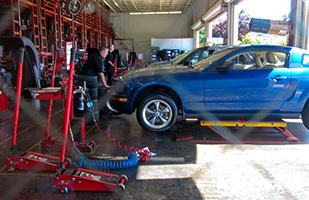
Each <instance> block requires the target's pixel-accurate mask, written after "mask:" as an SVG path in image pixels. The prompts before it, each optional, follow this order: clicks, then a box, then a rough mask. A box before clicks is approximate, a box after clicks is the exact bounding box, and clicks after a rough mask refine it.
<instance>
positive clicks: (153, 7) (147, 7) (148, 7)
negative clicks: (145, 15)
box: [101, 0, 196, 12]
mask: <svg viewBox="0 0 309 200" xmlns="http://www.w3.org/2000/svg"><path fill="white" fill-rule="evenodd" d="M101 1H103V3H105V4H106V5H107V6H108V7H111V9H112V11H114V12H158V11H182V12H184V11H185V10H186V9H188V7H190V5H192V4H193V3H194V2H195V1H196V0H101Z"/></svg>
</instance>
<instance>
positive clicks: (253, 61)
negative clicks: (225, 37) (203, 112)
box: [205, 51, 291, 114]
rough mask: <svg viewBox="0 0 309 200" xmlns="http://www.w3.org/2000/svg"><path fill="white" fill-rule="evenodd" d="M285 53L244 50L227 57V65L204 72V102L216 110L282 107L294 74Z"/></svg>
mask: <svg viewBox="0 0 309 200" xmlns="http://www.w3.org/2000/svg"><path fill="white" fill-rule="evenodd" d="M285 60H286V53H282V52H270V51H258V52H245V53H240V54H238V55H236V56H233V57H231V58H228V59H226V60H225V62H224V63H225V64H227V65H228V68H227V67H225V68H221V69H220V68H217V69H215V68H212V70H210V71H208V72H207V73H206V74H205V76H206V77H205V104H206V109H207V111H210V112H214V113H227V114H229V113H251V112H258V111H269V112H274V111H276V110H279V109H280V107H281V106H282V104H283V101H284V100H285V98H286V95H287V91H288V85H289V84H288V83H289V81H290V78H291V75H290V71H289V69H288V68H287V67H286V64H285Z"/></svg>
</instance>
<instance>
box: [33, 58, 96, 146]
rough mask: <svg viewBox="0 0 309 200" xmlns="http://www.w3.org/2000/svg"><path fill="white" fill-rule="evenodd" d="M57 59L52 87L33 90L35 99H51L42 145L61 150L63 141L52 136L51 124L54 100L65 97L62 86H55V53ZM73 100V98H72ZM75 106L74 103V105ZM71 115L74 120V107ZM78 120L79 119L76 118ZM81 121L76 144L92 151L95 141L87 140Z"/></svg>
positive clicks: (83, 123)
mask: <svg viewBox="0 0 309 200" xmlns="http://www.w3.org/2000/svg"><path fill="white" fill-rule="evenodd" d="M54 58H55V60H54V63H53V71H52V77H51V87H50V88H46V89H41V90H38V91H33V92H34V93H35V92H36V94H35V95H34V96H35V99H39V100H49V104H48V115H47V123H46V130H45V138H44V140H43V141H42V142H41V147H42V149H44V150H45V151H51V150H54V151H60V150H61V147H62V143H61V142H60V141H58V139H57V137H53V136H50V124H51V116H52V107H53V101H54V100H57V99H61V98H63V97H64V95H63V92H62V90H61V88H55V87H54V86H55V75H56V63H57V62H56V59H57V54H56V53H55V56H54ZM72 100H73V98H72ZM72 106H73V105H72ZM70 113H71V116H70V120H72V116H73V109H71V111H70ZM76 121H77V120H76ZM79 122H81V137H80V138H81V141H75V145H76V146H77V148H78V149H79V150H80V151H83V152H90V151H91V150H92V149H93V148H94V146H95V143H94V142H93V141H90V142H87V141H85V140H84V139H85V121H84V120H79Z"/></svg>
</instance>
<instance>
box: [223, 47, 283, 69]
mask: <svg viewBox="0 0 309 200" xmlns="http://www.w3.org/2000/svg"><path fill="white" fill-rule="evenodd" d="M285 58H286V53H282V52H275V51H255V52H246V53H241V54H238V55H236V56H234V57H232V58H229V59H228V60H226V61H225V62H226V63H230V65H231V67H230V70H257V69H260V70H263V69H275V68H283V67H284V66H285Z"/></svg>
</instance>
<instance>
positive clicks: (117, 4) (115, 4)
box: [113, 0, 122, 12]
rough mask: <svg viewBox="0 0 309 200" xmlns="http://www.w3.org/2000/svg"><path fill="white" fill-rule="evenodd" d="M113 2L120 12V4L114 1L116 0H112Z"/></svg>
mask: <svg viewBox="0 0 309 200" xmlns="http://www.w3.org/2000/svg"><path fill="white" fill-rule="evenodd" d="M113 2H114V4H115V5H116V6H117V7H118V8H119V10H120V11H121V12H122V9H121V8H120V5H119V4H118V3H117V2H116V0H113Z"/></svg>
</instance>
